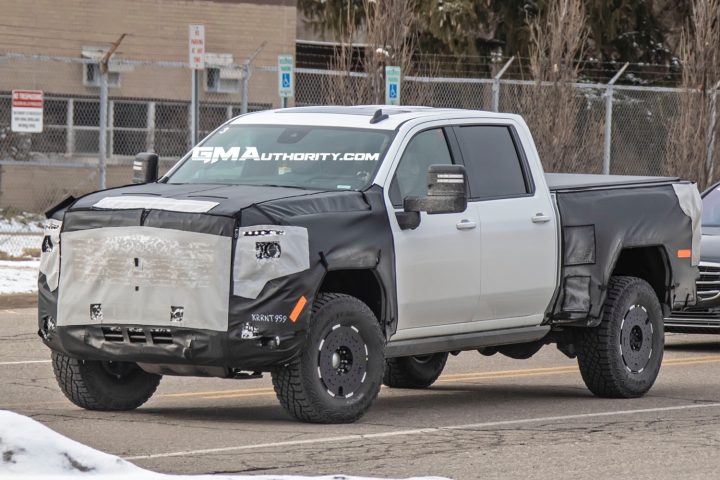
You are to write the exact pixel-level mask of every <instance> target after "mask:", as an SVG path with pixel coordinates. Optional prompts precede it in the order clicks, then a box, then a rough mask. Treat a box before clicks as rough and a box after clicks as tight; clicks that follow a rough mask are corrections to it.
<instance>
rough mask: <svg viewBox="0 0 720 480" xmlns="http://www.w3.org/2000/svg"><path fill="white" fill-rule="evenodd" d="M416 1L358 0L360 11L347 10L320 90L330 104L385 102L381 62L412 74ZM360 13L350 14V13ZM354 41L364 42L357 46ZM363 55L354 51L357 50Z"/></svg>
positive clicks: (415, 30) (414, 69)
mask: <svg viewBox="0 0 720 480" xmlns="http://www.w3.org/2000/svg"><path fill="white" fill-rule="evenodd" d="M416 3H417V0H363V8H362V9H361V11H360V12H359V13H357V12H356V11H355V10H352V9H348V10H347V12H346V13H347V19H346V22H345V26H344V27H343V28H342V29H341V32H342V33H341V37H342V38H341V39H340V42H341V45H340V46H339V47H338V48H337V49H336V52H335V55H334V58H333V60H332V62H331V70H335V71H339V72H343V74H342V75H330V76H326V77H325V79H324V82H323V93H324V98H325V99H326V102H327V103H330V104H346V105H353V104H362V103H375V104H381V103H384V97H385V66H387V65H393V66H399V67H400V68H401V69H402V73H403V75H413V74H415V73H417V70H418V69H417V67H416V66H415V65H414V64H413V56H414V54H415V53H416V51H417V33H416V32H417V29H416V28H415V24H416V22H417V21H418V15H417V13H416V10H417V8H416ZM358 14H359V15H362V18H360V19H357V18H354V17H353V15H358ZM357 45H363V47H362V49H358V48H357ZM359 50H362V54H361V55H358V51H359Z"/></svg>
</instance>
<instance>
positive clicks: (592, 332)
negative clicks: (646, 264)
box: [577, 276, 665, 398]
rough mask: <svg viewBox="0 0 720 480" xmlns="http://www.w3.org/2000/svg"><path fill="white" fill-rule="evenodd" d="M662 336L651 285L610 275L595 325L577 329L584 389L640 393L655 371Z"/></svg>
mask: <svg viewBox="0 0 720 480" xmlns="http://www.w3.org/2000/svg"><path fill="white" fill-rule="evenodd" d="M664 337H665V334H664V331H663V314H662V308H661V307H660V302H659V301H658V298H657V295H656V294H655V291H654V290H653V289H652V287H650V285H649V284H648V283H647V282H646V281H645V280H642V279H640V278H636V277H626V276H615V277H611V278H610V283H609V285H608V292H607V298H606V299H605V305H604V308H603V318H602V321H601V322H600V325H599V326H597V327H595V328H589V329H579V330H578V342H577V358H578V365H579V366H580V373H581V374H582V378H583V380H584V381H585V385H587V387H588V388H589V389H590V391H591V392H592V393H594V394H595V395H597V396H599V397H607V398H634V397H640V396H642V395H644V394H645V393H647V392H648V390H650V388H651V387H652V386H653V384H654V383H655V379H656V378H657V375H658V373H659V371H660V365H661V363H662V358H663V348H664V345H665V338H664Z"/></svg>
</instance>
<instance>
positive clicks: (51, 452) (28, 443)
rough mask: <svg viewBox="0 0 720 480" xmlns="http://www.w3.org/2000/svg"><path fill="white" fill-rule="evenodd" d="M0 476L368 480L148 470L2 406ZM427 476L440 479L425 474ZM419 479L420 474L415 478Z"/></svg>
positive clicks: (103, 479) (131, 479)
mask: <svg viewBox="0 0 720 480" xmlns="http://www.w3.org/2000/svg"><path fill="white" fill-rule="evenodd" d="M0 478H2V479H7V478H18V479H23V478H24V479H28V480H29V479H37V480H77V479H78V478H90V479H91V480H180V479H187V480H302V479H308V478H314V479H315V480H363V479H362V478H360V477H347V476H344V475H332V476H325V477H298V476H288V475H284V476H278V475H270V476H266V475H262V476H248V475H243V476H228V475H165V474H161V473H155V472H151V471H149V470H144V469H142V468H140V467H138V466H136V465H133V464H132V463H130V462H128V461H125V460H123V459H121V458H119V457H116V456H114V455H108V454H107V453H103V452H99V451H97V450H95V449H93V448H90V447H88V446H85V445H83V444H81V443H78V442H76V441H74V440H70V439H69V438H67V437H64V436H62V435H60V434H59V433H57V432H54V431H53V430H50V429H49V428H48V427H46V426H44V425H43V424H41V423H39V422H36V421H35V420H33V419H31V418H28V417H25V416H23V415H19V414H17V413H13V412H9V411H7V410H0ZM423 478H424V479H425V480H433V479H434V480H441V479H439V478H438V477H423ZM364 480H369V479H364ZM416 480H418V479H416Z"/></svg>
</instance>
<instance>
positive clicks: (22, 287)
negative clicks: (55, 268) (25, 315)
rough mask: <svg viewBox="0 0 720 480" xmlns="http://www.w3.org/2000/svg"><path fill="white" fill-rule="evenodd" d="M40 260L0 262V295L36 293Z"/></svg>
mask: <svg viewBox="0 0 720 480" xmlns="http://www.w3.org/2000/svg"><path fill="white" fill-rule="evenodd" d="M38 268H40V260H0V295H2V294H6V293H34V292H37V280H38Z"/></svg>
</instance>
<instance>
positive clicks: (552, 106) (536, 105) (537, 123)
mask: <svg viewBox="0 0 720 480" xmlns="http://www.w3.org/2000/svg"><path fill="white" fill-rule="evenodd" d="M529 27H530V74H531V76H532V79H533V81H534V82H535V84H534V85H533V86H527V87H518V88H516V89H514V91H513V93H514V95H513V101H514V102H515V105H514V107H515V108H514V110H515V111H517V112H518V113H520V114H522V115H523V116H524V117H525V120H526V121H527V123H528V124H529V126H530V129H531V131H532V132H533V137H534V138H535V143H536V145H537V149H538V152H539V154H540V158H541V159H542V161H543V165H544V167H545V169H546V170H547V171H548V172H559V171H565V172H597V171H599V169H600V168H601V165H602V163H601V162H602V160H601V159H602V133H603V122H602V121H601V120H600V119H599V118H598V117H597V115H594V114H593V113H592V111H591V108H590V107H591V101H592V100H591V99H588V98H586V97H584V96H583V95H582V94H581V92H579V91H578V90H577V89H575V88H573V87H571V86H570V84H572V83H574V82H576V81H577V79H578V74H579V68H580V65H579V63H578V62H577V59H578V58H581V57H582V55H583V52H584V49H585V44H586V42H587V38H588V31H589V30H588V26H587V17H586V13H585V9H584V7H583V3H582V1H581V0H552V1H551V2H549V5H548V9H547V11H545V12H544V13H543V14H541V15H539V16H538V17H536V18H535V19H534V20H532V21H531V22H530V23H529Z"/></svg>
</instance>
